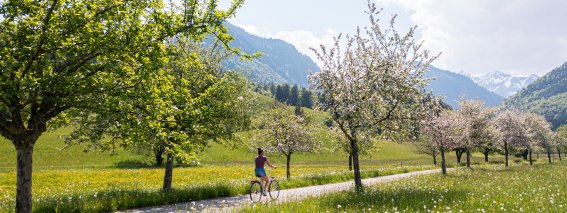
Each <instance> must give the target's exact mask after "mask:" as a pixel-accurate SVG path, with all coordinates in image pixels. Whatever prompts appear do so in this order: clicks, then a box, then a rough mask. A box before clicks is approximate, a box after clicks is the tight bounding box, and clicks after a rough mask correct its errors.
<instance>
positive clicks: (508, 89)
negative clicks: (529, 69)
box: [471, 71, 539, 97]
mask: <svg viewBox="0 0 567 213" xmlns="http://www.w3.org/2000/svg"><path fill="white" fill-rule="evenodd" d="M538 78H539V76H537V75H534V74H532V75H530V76H527V77H516V76H512V75H510V74H507V73H504V72H501V71H492V72H489V73H486V74H484V75H481V76H472V77H471V79H472V80H473V81H474V82H475V83H477V84H478V85H480V86H482V87H484V88H486V89H488V90H490V91H492V92H494V93H496V94H498V95H501V96H502V97H509V96H512V95H514V94H516V93H517V92H518V91H520V90H521V89H523V88H525V87H526V86H527V85H528V84H531V83H532V82H534V81H535V80H537V79H538Z"/></svg>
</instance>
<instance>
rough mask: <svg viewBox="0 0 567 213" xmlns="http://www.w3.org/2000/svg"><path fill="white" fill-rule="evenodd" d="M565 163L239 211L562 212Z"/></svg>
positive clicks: (410, 181) (483, 169) (428, 179)
mask: <svg viewBox="0 0 567 213" xmlns="http://www.w3.org/2000/svg"><path fill="white" fill-rule="evenodd" d="M565 176H567V165H566V164H555V165H533V166H530V165H525V164H521V165H516V166H514V167H512V168H511V169H510V168H504V167H503V166H502V165H485V166H477V167H475V168H474V169H472V170H470V169H458V170H454V171H450V172H449V174H448V176H447V177H443V176H441V175H440V174H432V175H427V176H416V177H411V178H407V179H403V180H399V181H395V182H389V183H381V184H378V185H375V186H370V187H367V189H366V190H365V192H364V193H355V192H352V191H349V192H341V193H334V194H329V195H326V196H323V197H318V198H310V199H306V200H302V201H300V202H290V203H284V204H280V205H264V204H258V205H255V206H253V207H247V208H246V209H245V210H244V211H245V212H429V211H431V212H565V210H567V179H566V178H564V177H565Z"/></svg>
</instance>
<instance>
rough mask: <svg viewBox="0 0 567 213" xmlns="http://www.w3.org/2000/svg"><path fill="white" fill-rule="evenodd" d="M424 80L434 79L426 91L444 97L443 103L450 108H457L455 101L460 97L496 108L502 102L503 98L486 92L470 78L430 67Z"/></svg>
mask: <svg viewBox="0 0 567 213" xmlns="http://www.w3.org/2000/svg"><path fill="white" fill-rule="evenodd" d="M425 77H426V78H435V80H432V81H431V82H430V83H429V85H428V86H427V89H428V90H430V91H433V93H434V94H435V95H437V96H444V97H445V102H447V103H448V104H449V105H451V107H453V108H457V107H458V104H457V101H459V99H460V98H461V97H465V98H467V99H480V100H483V101H485V102H486V105H487V106H498V105H500V103H502V101H503V100H504V98H503V97H501V96H499V95H497V94H495V93H493V92H490V91H488V90H487V89H485V88H483V87H481V86H479V85H478V84H476V83H474V82H473V81H472V80H471V79H470V78H468V77H466V76H464V75H461V74H457V73H454V72H450V71H447V70H442V69H439V68H436V67H434V66H430V68H429V70H428V71H427V72H426V73H425Z"/></svg>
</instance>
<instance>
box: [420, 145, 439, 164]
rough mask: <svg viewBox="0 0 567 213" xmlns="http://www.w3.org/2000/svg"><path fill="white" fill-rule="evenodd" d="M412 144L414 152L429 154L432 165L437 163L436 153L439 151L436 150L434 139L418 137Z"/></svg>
mask: <svg viewBox="0 0 567 213" xmlns="http://www.w3.org/2000/svg"><path fill="white" fill-rule="evenodd" d="M414 145H415V150H416V153H418V154H425V155H429V156H431V157H432V158H433V165H437V155H439V151H438V150H437V146H436V145H435V141H434V140H425V139H420V140H418V141H417V143H414Z"/></svg>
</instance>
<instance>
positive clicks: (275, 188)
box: [268, 180, 280, 200]
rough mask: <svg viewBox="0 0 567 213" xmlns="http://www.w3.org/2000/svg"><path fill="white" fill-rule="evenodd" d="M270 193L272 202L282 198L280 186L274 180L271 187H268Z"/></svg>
mask: <svg viewBox="0 0 567 213" xmlns="http://www.w3.org/2000/svg"><path fill="white" fill-rule="evenodd" d="M268 192H269V193H270V198H272V200H276V199H278V197H279V196H280V184H279V183H278V181H277V180H272V181H271V182H270V185H269V186H268Z"/></svg>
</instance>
